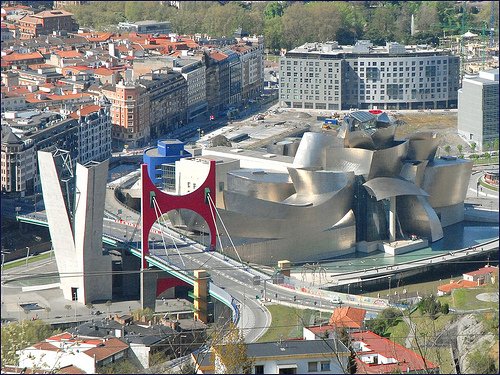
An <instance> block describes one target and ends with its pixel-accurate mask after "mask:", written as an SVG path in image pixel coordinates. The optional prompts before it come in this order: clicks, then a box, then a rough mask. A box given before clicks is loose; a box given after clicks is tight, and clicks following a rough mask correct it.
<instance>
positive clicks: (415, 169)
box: [400, 160, 428, 187]
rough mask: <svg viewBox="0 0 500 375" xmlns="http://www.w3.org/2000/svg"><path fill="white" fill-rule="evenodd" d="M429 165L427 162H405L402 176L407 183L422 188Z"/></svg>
mask: <svg viewBox="0 0 500 375" xmlns="http://www.w3.org/2000/svg"><path fill="white" fill-rule="evenodd" d="M427 163H428V161H427V160H421V161H412V160H405V161H404V162H403V168H402V169H401V173H400V176H401V177H403V178H404V179H405V180H407V181H411V182H413V183H414V184H415V185H417V186H418V187H421V186H422V181H423V180H424V173H425V167H427Z"/></svg>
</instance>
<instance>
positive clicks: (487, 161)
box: [472, 156, 498, 164]
mask: <svg viewBox="0 0 500 375" xmlns="http://www.w3.org/2000/svg"><path fill="white" fill-rule="evenodd" d="M472 160H474V164H496V163H498V156H492V157H490V158H478V159H472Z"/></svg>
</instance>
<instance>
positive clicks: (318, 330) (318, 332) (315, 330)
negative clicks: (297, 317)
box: [307, 324, 335, 336]
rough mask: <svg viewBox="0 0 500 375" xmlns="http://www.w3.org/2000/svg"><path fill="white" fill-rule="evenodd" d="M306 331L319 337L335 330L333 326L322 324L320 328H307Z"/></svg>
mask: <svg viewBox="0 0 500 375" xmlns="http://www.w3.org/2000/svg"><path fill="white" fill-rule="evenodd" d="M307 329H308V330H309V331H311V332H312V333H314V334H315V335H317V336H319V335H321V334H323V333H326V332H332V331H334V330H335V326H332V325H330V324H324V325H321V326H312V327H307Z"/></svg>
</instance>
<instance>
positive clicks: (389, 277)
mask: <svg viewBox="0 0 500 375" xmlns="http://www.w3.org/2000/svg"><path fill="white" fill-rule="evenodd" d="M388 279H389V303H390V301H391V275H389V276H388Z"/></svg>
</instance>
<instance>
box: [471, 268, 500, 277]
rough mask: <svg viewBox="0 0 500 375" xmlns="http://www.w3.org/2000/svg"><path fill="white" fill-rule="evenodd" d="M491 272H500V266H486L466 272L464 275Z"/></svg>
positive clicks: (479, 274)
mask: <svg viewBox="0 0 500 375" xmlns="http://www.w3.org/2000/svg"><path fill="white" fill-rule="evenodd" d="M489 273H498V267H493V266H486V267H483V268H480V269H478V270H476V271H472V272H467V273H464V275H467V276H481V275H487V274H489Z"/></svg>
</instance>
